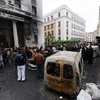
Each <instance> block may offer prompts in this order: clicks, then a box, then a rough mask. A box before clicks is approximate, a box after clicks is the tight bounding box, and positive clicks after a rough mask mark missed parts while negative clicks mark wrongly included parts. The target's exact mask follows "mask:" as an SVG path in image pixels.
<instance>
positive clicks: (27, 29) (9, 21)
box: [0, 0, 44, 48]
mask: <svg viewBox="0 0 100 100" xmlns="http://www.w3.org/2000/svg"><path fill="white" fill-rule="evenodd" d="M43 43H44V36H43V12H42V0H0V47H3V48H7V47H19V46H25V45H27V46H29V45H30V46H31V45H33V44H37V45H42V44H43Z"/></svg>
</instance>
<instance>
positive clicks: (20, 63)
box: [15, 50, 26, 82]
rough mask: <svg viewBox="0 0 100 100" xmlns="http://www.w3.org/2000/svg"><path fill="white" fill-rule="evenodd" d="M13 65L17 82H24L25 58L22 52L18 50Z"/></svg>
mask: <svg viewBox="0 0 100 100" xmlns="http://www.w3.org/2000/svg"><path fill="white" fill-rule="evenodd" d="M15 63H16V65H17V75H18V78H17V81H18V82H19V81H23V82H24V81H25V67H26V66H25V64H26V57H25V54H24V51H23V50H19V52H18V54H17V57H16V59H15Z"/></svg>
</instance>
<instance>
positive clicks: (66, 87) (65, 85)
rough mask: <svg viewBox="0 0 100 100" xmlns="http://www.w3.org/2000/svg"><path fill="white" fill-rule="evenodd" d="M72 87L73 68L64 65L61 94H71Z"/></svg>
mask: <svg viewBox="0 0 100 100" xmlns="http://www.w3.org/2000/svg"><path fill="white" fill-rule="evenodd" d="M73 86H74V84H73V68H72V66H71V65H69V64H64V65H63V74H62V92H64V93H67V94H72V92H73V88H74V87H73Z"/></svg>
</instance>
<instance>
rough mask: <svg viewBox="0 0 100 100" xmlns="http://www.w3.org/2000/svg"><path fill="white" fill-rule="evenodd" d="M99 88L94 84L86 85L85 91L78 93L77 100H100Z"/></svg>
mask: <svg viewBox="0 0 100 100" xmlns="http://www.w3.org/2000/svg"><path fill="white" fill-rule="evenodd" d="M99 86H100V85H96V84H94V83H86V89H85V90H83V89H82V90H81V91H80V93H79V94H78V96H77V100H92V99H93V100H100V89H99Z"/></svg>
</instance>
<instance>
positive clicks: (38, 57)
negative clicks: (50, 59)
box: [34, 50, 44, 78]
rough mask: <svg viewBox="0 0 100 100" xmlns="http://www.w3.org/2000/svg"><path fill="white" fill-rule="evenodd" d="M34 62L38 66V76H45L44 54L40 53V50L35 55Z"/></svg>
mask: <svg viewBox="0 0 100 100" xmlns="http://www.w3.org/2000/svg"><path fill="white" fill-rule="evenodd" d="M34 62H35V64H36V66H37V78H43V64H44V56H43V55H42V54H41V53H40V50H37V53H36V55H35V56H34Z"/></svg>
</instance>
